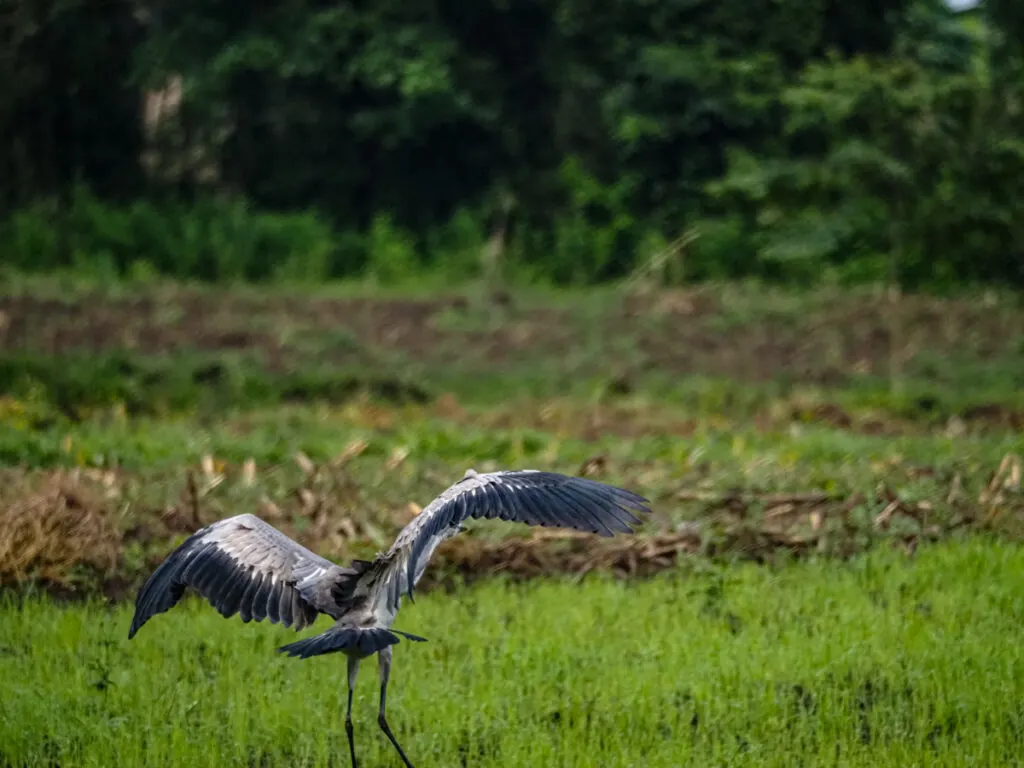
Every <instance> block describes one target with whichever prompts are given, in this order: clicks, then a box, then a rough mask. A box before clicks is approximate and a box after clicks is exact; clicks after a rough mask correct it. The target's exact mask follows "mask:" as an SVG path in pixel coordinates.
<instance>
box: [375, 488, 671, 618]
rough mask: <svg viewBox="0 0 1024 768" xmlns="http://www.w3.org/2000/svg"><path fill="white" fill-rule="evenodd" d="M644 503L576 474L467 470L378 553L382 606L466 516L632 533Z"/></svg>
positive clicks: (392, 604) (392, 601)
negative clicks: (380, 556)
mask: <svg viewBox="0 0 1024 768" xmlns="http://www.w3.org/2000/svg"><path fill="white" fill-rule="evenodd" d="M647 504H648V501H647V499H645V498H643V497H642V496H638V495H637V494H635V493H633V492H631V491H627V490H624V489H622V488H617V487H615V486H613V485H606V484H604V483H599V482H596V481H594V480H587V479H585V478H581V477H569V476H568V475H561V474H557V473H554V472H539V471H537V470H533V469H526V470H516V471H505V472H492V473H488V474H479V473H477V472H474V471H473V470H469V471H467V472H466V475H465V477H463V478H462V480H460V481H459V482H457V483H455V484H454V485H452V486H451V487H450V488H448V489H447V490H445V491H444V492H443V493H442V494H441V495H440V496H438V497H437V498H436V499H434V501H432V502H431V503H430V504H429V505H428V506H427V508H426V509H424V510H423V511H422V512H421V513H420V514H419V515H417V516H416V517H415V518H414V519H413V521H412V522H411V523H409V524H408V525H407V526H406V527H405V528H404V529H403V530H402V532H401V533H400V534H399V535H398V538H396V539H395V543H394V544H393V545H392V547H391V550H390V551H389V552H388V554H387V555H385V556H384V561H385V562H386V563H387V571H388V572H387V573H386V574H382V579H381V586H385V585H386V587H387V590H386V592H387V595H388V608H389V609H390V610H392V611H397V609H398V598H399V595H400V592H401V590H402V586H403V584H402V583H401V579H402V577H403V576H404V581H405V584H404V586H405V589H406V591H407V593H408V594H409V597H410V598H411V597H412V591H413V587H414V586H415V584H416V582H417V581H419V579H420V577H421V576H422V575H423V571H424V569H425V568H426V566H427V563H428V562H429V561H430V557H431V556H432V555H433V554H434V550H436V549H437V547H438V545H439V544H440V543H441V542H442V541H444V540H445V539H448V538H451V537H452V536H455V535H456V534H457V533H458V532H459V531H460V530H461V523H462V522H464V521H465V520H466V519H468V518H470V517H476V518H499V519H501V520H509V521H512V522H518V523H527V524H528V525H542V526H551V527H558V528H574V529H576V530H579V531H588V532H591V533H598V534H600V535H602V536H612V535H614V534H615V533H632V531H633V529H632V528H631V526H632V525H635V524H638V523H640V522H641V521H640V519H639V518H638V517H636V515H634V514H633V512H637V513H650V511H651V510H650V509H649V508H648V507H647V506H646V505H647Z"/></svg>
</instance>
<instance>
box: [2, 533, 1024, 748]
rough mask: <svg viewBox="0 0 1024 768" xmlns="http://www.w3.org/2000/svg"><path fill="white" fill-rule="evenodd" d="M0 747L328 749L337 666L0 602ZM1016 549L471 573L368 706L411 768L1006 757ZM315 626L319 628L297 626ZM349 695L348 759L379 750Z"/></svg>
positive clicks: (268, 634)
mask: <svg viewBox="0 0 1024 768" xmlns="http://www.w3.org/2000/svg"><path fill="white" fill-rule="evenodd" d="M0 611H2V613H0V680H3V681H4V689H5V691H4V696H3V697H0V764H3V765H12V766H22V765H26V766H27V765H33V766H35V765H43V764H54V765H57V764H59V765H65V766H67V765H74V766H81V767H82V768H86V767H87V766H104V767H105V766H111V765H120V766H142V765H154V766H157V765H159V766H177V765H180V766H185V765H188V766H250V765H261V766H278V765H288V766H314V765H315V766H327V765H346V764H347V752H346V742H345V734H344V729H343V722H342V710H341V705H342V702H343V698H342V696H343V691H344V688H345V666H344V659H343V658H341V657H322V658H318V659H313V660H310V661H305V662H299V661H296V660H292V659H287V658H284V657H281V656H279V655H277V654H275V653H274V648H275V647H276V646H278V645H280V644H282V643H283V642H285V641H287V640H288V639H289V638H292V637H294V634H293V633H290V632H288V631H287V630H283V629H281V628H278V627H273V626H270V625H267V626H260V625H243V624H242V623H241V622H240V621H239V620H238V619H237V618H236V619H233V620H230V621H225V620H224V619H221V618H220V617H219V616H218V615H217V614H216V612H215V611H214V610H213V609H212V608H210V607H209V606H207V605H205V604H204V603H201V602H199V601H188V602H186V603H184V604H183V605H182V606H179V607H177V608H176V609H174V610H173V611H171V612H170V613H168V614H164V615H160V616H158V617H156V618H155V619H154V620H153V621H152V622H151V623H150V624H149V625H147V626H146V627H145V628H144V629H143V630H142V632H140V634H139V635H138V636H137V637H136V639H135V640H133V641H131V642H129V641H128V640H127V627H128V623H129V621H130V616H131V609H130V607H129V606H127V605H118V606H116V607H108V606H105V605H102V604H99V603H95V602H94V603H88V604H77V605H70V606H60V605H54V604H51V603H48V602H46V601H45V600H38V599H34V598H27V599H25V600H24V601H22V602H20V603H17V604H15V603H14V602H11V601H10V600H8V602H6V603H5V604H3V606H2V608H0ZM1022 619H1024V548H1021V547H1020V546H1017V545H1013V544H1009V543H1005V542H1003V543H1000V542H995V541H989V540H984V539H980V538H974V539H969V540H964V541H959V542H947V543H944V544H941V545H935V546H932V547H925V548H923V549H922V550H920V551H919V553H918V555H917V557H916V559H913V560H910V559H908V558H906V557H905V556H903V555H900V554H897V553H896V552H895V551H891V550H880V551H876V552H874V553H872V554H870V555H868V556H864V557H860V558H856V559H854V560H852V561H850V562H847V563H845V564H840V563H837V562H835V561H832V562H818V563H815V562H804V563H791V564H788V565H784V566H779V567H775V568H770V569H769V568H759V567H754V566H738V567H732V568H723V569H719V568H714V567H710V566H701V565H700V564H694V566H693V567H689V568H681V569H679V570H677V571H675V572H672V573H668V574H664V575H662V576H660V577H657V578H655V579H653V580H650V581H643V582H626V583H619V582H614V581H611V580H607V579H601V578H590V579H587V580H585V581H584V582H583V583H582V584H580V585H573V584H570V583H568V582H564V581H543V582H531V583H528V584H526V585H512V584H509V583H506V582H504V581H500V580H495V581H490V582H487V583H485V584H481V585H479V586H476V587H473V588H469V589H466V590H461V591H457V592H455V593H449V594H444V593H441V592H433V593H430V594H425V595H423V596H422V597H421V598H420V599H419V600H418V601H417V603H416V604H415V605H410V604H406V605H405V607H404V608H403V610H402V613H401V614H400V616H399V621H398V624H397V626H398V627H399V628H402V629H406V630H409V631H413V632H416V633H418V634H422V635H424V636H426V637H427V638H429V640H430V642H428V643H426V644H416V645H413V644H409V643H403V644H402V645H400V646H398V648H396V652H395V664H394V668H393V676H392V685H391V687H390V690H389V693H390V696H389V700H390V719H391V722H392V726H393V728H394V729H395V731H396V734H397V736H398V738H399V739H400V740H401V741H402V742H403V744H404V745H405V746H406V748H407V751H408V752H409V754H410V757H411V759H412V760H413V761H414V762H415V764H416V765H423V766H428V765H444V766H458V765H473V766H480V767H481V768H484V767H486V766H502V767H503V768H507V767H508V766H540V765H543V766H623V767H624V766H651V767H652V768H653V767H656V766H679V765H722V766H725V765H729V766H737V765H751V766H754V765H756V766H794V765H839V766H854V765H856V766H901V767H902V766H912V765H918V766H924V765H929V766H932V765H950V766H951V765H967V764H969V765H979V766H980V765H1007V764H1011V763H1013V762H1014V761H1015V760H1016V758H1017V756H1018V755H1019V754H1020V752H1021V749H1022V748H1024V709H1022V708H1021V704H1020V702H1021V701H1022V700H1024V658H1022V653H1021V651H1020V643H1019V639H1020V625H1021V621H1022ZM318 626H321V627H322V626H326V623H324V624H321V625H318ZM376 696H377V685H376V671H375V669H374V666H373V665H372V664H371V665H367V666H366V667H364V670H363V673H362V677H361V679H360V681H359V685H358V687H357V695H356V701H355V721H356V738H357V745H358V748H359V752H360V754H361V756H362V758H363V760H364V763H363V764H364V765H367V766H371V765H373V766H377V765H381V766H384V765H398V764H399V763H398V759H397V757H396V756H395V755H394V754H393V753H392V752H391V748H390V745H389V744H388V743H387V741H386V740H385V738H384V736H383V735H382V734H381V733H380V732H379V730H378V729H377V727H376V723H375V714H376Z"/></svg>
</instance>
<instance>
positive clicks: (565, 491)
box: [128, 469, 650, 768]
mask: <svg viewBox="0 0 1024 768" xmlns="http://www.w3.org/2000/svg"><path fill="white" fill-rule="evenodd" d="M647 504H648V501H647V499H645V498H643V497H642V496H638V495H637V494H635V493H632V492H630V491H627V490H623V489H622V488H616V487H615V486H611V485H605V484H604V483H598V482H595V481H593V480H586V479H583V478H578V477H568V476H566V475H560V474H556V473H553V472H539V471H536V470H520V471H506V472H492V473H488V474H479V473H477V472H474V471H473V470H472V469H471V470H469V471H467V472H466V474H465V476H464V477H463V478H462V479H461V480H460V481H459V482H457V483H455V484H454V485H452V486H451V487H450V488H448V489H447V490H446V491H444V492H443V493H442V494H441V495H440V496H438V497H437V498H436V499H434V501H432V502H431V503H430V505H429V506H427V508H426V509H424V510H423V511H422V512H421V513H420V514H418V515H417V516H416V517H415V518H413V520H412V522H410V523H409V524H408V525H407V526H405V528H404V529H402V531H401V533H399V534H398V537H397V538H396V539H395V542H394V544H392V546H391V549H389V550H388V551H387V552H386V553H384V554H378V555H377V557H376V558H375V559H374V560H373V561H372V562H371V561H368V560H354V561H353V562H352V564H351V565H350V566H349V567H347V568H345V567H342V566H339V565H335V564H334V563H332V562H331V561H329V560H326V559H324V558H322V557H320V556H319V555H317V554H314V553H313V552H311V551H309V550H308V549H306V548H305V547H303V546H301V545H299V544H297V543H296V542H294V541H292V540H291V539H290V538H288V537H287V536H285V535H284V534H283V533H281V532H280V531H279V530H277V529H276V528H274V527H273V526H272V525H270V524H268V523H265V522H264V521H263V520H261V519H260V518H258V517H256V516H255V515H248V514H246V515H238V516H236V517H230V518H227V519H225V520H220V521H219V522H216V523H213V524H212V525H208V526H206V527H205V528H202V529H200V530H198V531H196V532H195V533H194V534H193V535H192V536H190V537H189V538H188V539H187V540H186V541H185V542H184V543H183V544H182V545H181V546H180V547H178V548H177V549H176V550H175V551H174V552H172V553H171V555H170V556H169V557H168V558H167V559H166V560H165V561H164V562H163V563H161V564H160V566H159V567H158V568H157V569H156V570H155V571H154V572H153V574H152V575H151V576H150V577H149V579H148V580H147V581H146V583H145V584H144V585H143V586H142V589H141V590H139V594H138V597H137V598H136V601H135V616H134V618H133V619H132V625H131V629H129V631H128V637H129V638H132V637H134V636H135V634H136V633H137V632H138V631H139V629H140V628H141V627H142V625H143V624H145V623H146V622H147V621H148V620H149V619H150V618H151V617H153V616H155V615H156V614H158V613H163V612H164V611H167V610H169V609H170V608H172V607H173V606H174V605H175V604H176V603H177V602H178V601H179V600H180V599H181V597H182V595H183V594H184V592H185V587H192V588H193V589H194V590H196V591H197V592H198V593H199V594H200V595H202V596H203V597H205V598H206V599H207V600H208V601H209V602H210V603H211V604H212V605H213V606H214V607H215V608H216V609H217V610H218V611H220V613H221V615H222V616H224V617H230V616H234V615H235V614H236V613H238V614H239V615H240V616H241V618H242V621H244V622H248V621H252V620H255V621H262V620H263V619H270V621H271V622H272V623H275V624H276V623H280V624H283V625H284V626H286V627H294V628H295V629H296V630H300V629H302V628H304V627H307V626H309V625H310V624H312V623H313V622H314V621H315V620H316V618H317V616H318V615H319V614H321V613H324V614H327V615H328V616H330V617H331V618H332V619H334V620H335V621H334V625H333V626H331V627H330V628H329V629H328V630H326V631H325V632H322V633H321V634H319V635H314V636H313V637H309V638H306V639H304V640H299V641H297V642H294V643H291V644H289V645H286V646H284V647H282V648H279V649H278V650H279V651H282V652H284V653H287V654H288V655H290V656H297V657H299V658H303V659H306V658H309V657H310V656H318V655H321V654H325V653H335V652H338V651H340V652H342V653H344V654H345V655H346V656H347V657H348V707H347V709H346V713H345V732H346V734H347V735H348V745H349V752H350V754H351V758H352V766H353V768H356V766H357V762H356V750H355V743H354V741H353V738H352V691H353V689H354V688H355V684H356V676H357V675H358V673H359V663H360V662H361V661H362V660H363V659H365V658H367V657H368V656H372V655H373V654H375V653H376V654H377V655H378V656H377V660H378V665H379V669H380V709H379V711H378V715H377V723H378V724H379V725H380V728H381V730H382V731H384V733H385V735H387V737H388V739H390V740H391V743H392V744H393V745H394V747H395V749H396V750H397V751H398V754H399V756H400V757H401V758H402V761H403V762H404V763H405V765H406V766H407V768H413V767H412V763H410V762H409V758H408V757H406V755H405V752H404V750H403V749H402V747H401V746H400V745H399V743H398V740H397V739H396V738H395V735H394V734H393V733H392V732H391V728H390V727H389V726H388V721H387V717H386V716H385V705H386V701H387V690H388V677H389V675H390V673H391V646H392V645H395V644H396V643H398V642H399V635H400V636H401V637H404V638H406V639H408V640H414V641H417V642H422V641H423V640H424V638H422V637H417V636H416V635H411V634H409V633H408V632H402V631H401V630H397V629H393V628H392V626H391V625H392V624H393V623H394V621H395V616H396V615H397V613H398V607H399V603H400V602H401V597H402V593H403V592H405V593H406V594H408V595H409V599H410V600H411V599H412V598H413V587H414V586H415V585H416V582H418V581H419V579H420V577H421V576H422V575H423V571H424V570H425V569H426V567H427V563H428V562H429V561H430V558H431V556H432V555H433V554H434V550H436V549H437V547H438V545H439V544H440V543H441V542H442V541H445V540H446V539H450V538H452V537H453V536H455V535H457V534H458V533H460V532H461V531H463V530H465V528H464V527H463V525H462V523H463V522H465V521H466V520H467V519H468V518H471V517H474V518H500V519H501V520H509V521H513V522H519V523H527V524H529V525H543V526H553V527H561V528H575V529H576V530H580V531H588V532H591V533H597V534H600V535H602V536H612V535H614V534H615V533H632V528H631V526H632V525H635V524H639V523H640V522H641V521H640V519H639V518H637V517H636V516H635V515H634V514H633V512H636V513H644V514H646V513H649V512H650V509H649V508H648V507H647V506H646V505H647Z"/></svg>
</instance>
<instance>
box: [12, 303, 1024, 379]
mask: <svg viewBox="0 0 1024 768" xmlns="http://www.w3.org/2000/svg"><path fill="white" fill-rule="evenodd" d="M716 291H717V289H714V288H701V289H694V290H688V291H674V292H663V293H660V294H656V295H653V296H644V297H630V296H621V297H613V298H610V299H608V300H607V301H606V302H604V303H603V304H597V305H595V304H594V303H593V301H592V302H591V304H589V305H587V306H583V303H581V304H580V305H579V306H572V305H566V306H559V307H555V306H535V305H534V304H531V303H527V302H523V301H517V300H516V299H515V297H514V296H513V298H512V301H511V302H510V303H508V304H507V305H505V306H502V307H500V308H499V309H496V310H495V312H497V313H498V314H497V315H496V316H497V317H498V320H492V321H490V322H483V321H481V319H480V317H479V316H478V308H477V309H475V308H474V307H473V306H471V305H470V303H469V302H468V301H467V300H466V299H465V298H464V297H461V296H457V295H456V296H442V297H436V298H431V299H423V300H412V299H390V298H366V297H363V298H358V297H356V298H319V297H314V298H305V297H299V296H284V295H273V294H266V295H261V296H254V295H251V294H238V293H233V292H231V291H225V292H223V293H218V292H213V291H210V290H202V291H200V290H193V289H186V288H175V289H173V290H168V289H153V291H152V293H151V294H143V295H137V296H133V297H132V298H124V297H116V296H108V295H104V294H100V293H93V294H80V295H76V296H73V297H70V298H67V299H61V300H57V299H52V298H41V297H33V296H23V295H19V296H5V297H0V317H2V318H3V322H2V323H0V350H34V351H39V352H44V353H46V354H49V355H59V354H63V353H67V352H72V351H97V350H113V349H119V350H120V349H127V350H132V351H136V352H140V353H145V354H168V353H173V352H176V351H183V350H199V351H206V352H229V351H230V352H238V351H244V352H249V353H254V354H258V355H259V356H260V357H261V359H262V360H264V361H265V364H266V365H267V366H268V367H270V368H272V369H280V368H286V367H290V366H295V365H299V364H301V363H303V362H308V361H309V360H315V361H318V362H329V363H332V364H337V365H352V364H359V363H368V362H369V363H372V362H374V361H378V356H377V353H381V352H383V353H393V354H398V355H400V356H401V358H402V359H406V360H411V361H419V362H424V363H437V364H449V365H450V364H453V363H457V364H459V365H462V366H463V367H465V368H467V369H473V368H481V367H487V366H494V365H515V364H520V363H522V364H530V365H536V364H538V363H540V364H545V365H549V366H551V367H552V369H555V370H557V369H559V368H561V369H564V368H566V367H567V366H571V367H572V369H573V371H574V372H577V373H579V374H588V373H590V374H597V375H616V374H620V373H621V374H625V375H626V377H627V379H626V380H627V382H628V377H630V376H632V377H637V376H641V377H642V376H643V375H644V374H645V373H647V372H650V371H657V372H660V373H662V374H673V375H694V374H700V375H707V376H722V377H729V378H732V379H735V380H738V381H765V380H770V379H777V378H779V377H785V378H787V379H788V380H791V381H793V382H813V383H819V384H826V385H827V384H834V383H836V382H838V381H841V380H843V379H844V378H846V377H848V376H851V375H879V376H883V375H886V374H887V373H888V371H889V368H890V366H891V365H892V362H893V359H894V356H895V357H896V358H898V359H899V360H902V361H904V362H906V361H910V360H913V359H915V358H916V357H917V356H918V355H920V354H922V353H927V354H932V355H934V356H939V357H941V356H943V355H946V356H949V355H962V354H963V353H964V351H965V350H966V349H969V350H970V351H971V354H972V355H975V356H976V357H977V358H978V359H979V360H986V359H994V358H997V357H999V356H1007V355H1010V356H1014V357H1016V358H1019V357H1020V355H1021V350H1019V349H1016V348H1015V347H1014V345H1015V344H1017V342H1016V339H1019V338H1021V337H1024V312H1021V311H1019V310H1017V309H1015V308H1011V307H1005V306H1003V307H997V308H992V307H987V306H983V305H981V304H979V303H978V302H973V301H967V300H962V301H952V300H940V299H934V298H928V297H918V296H909V297H903V298H901V299H900V300H899V301H898V302H895V303H894V302H892V301H890V300H889V299H887V298H885V297H884V296H881V295H877V296H876V295H873V294H868V293H865V292H857V293H851V294H848V295H847V294H838V293H837V294H836V295H835V296H830V297H824V298H822V297H817V298H815V297H810V298H808V299H807V300H806V302H804V304H801V305H799V306H785V307H781V308H779V307H774V306H773V305H772V304H771V302H770V301H768V300H767V299H765V300H760V299H758V298H757V294H755V293H751V294H750V296H749V297H747V298H749V301H745V299H744V297H735V296H734V297H732V298H731V299H730V298H728V297H726V296H725V295H721V294H720V293H718V292H716ZM894 320H895V321H896V322H895V323H894V322H893V321H894ZM894 327H898V328H899V338H898V339H894V338H893V337H892V329H893V328H894ZM623 348H626V349H627V350H628V354H624V353H623ZM581 350H585V353H584V352H581Z"/></svg>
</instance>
